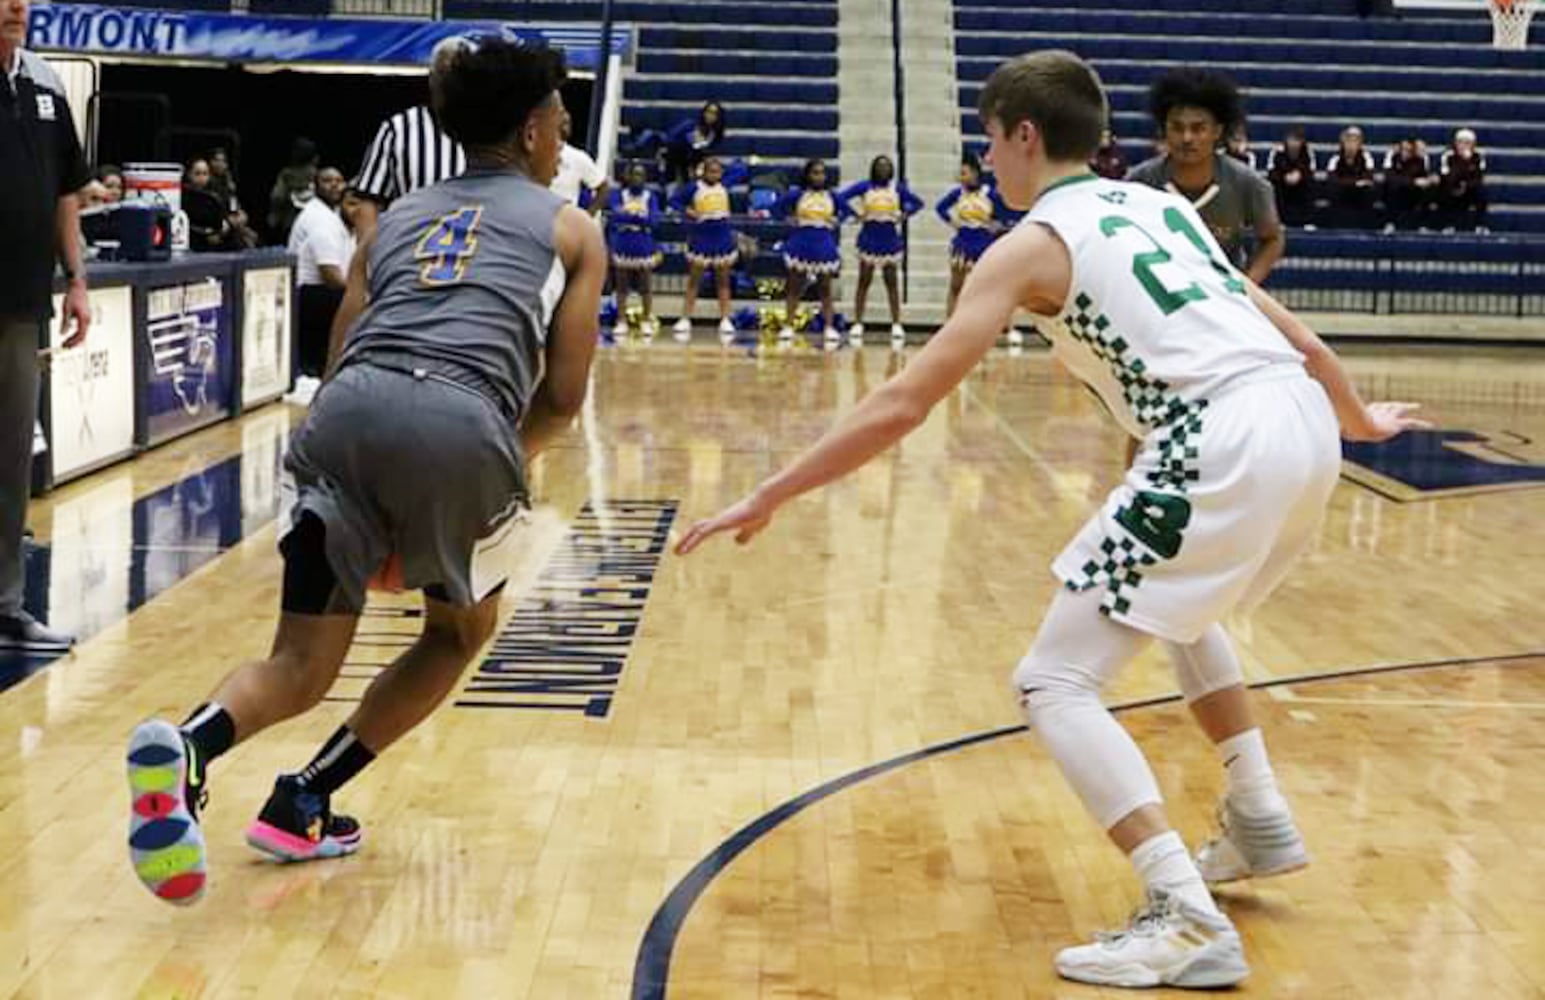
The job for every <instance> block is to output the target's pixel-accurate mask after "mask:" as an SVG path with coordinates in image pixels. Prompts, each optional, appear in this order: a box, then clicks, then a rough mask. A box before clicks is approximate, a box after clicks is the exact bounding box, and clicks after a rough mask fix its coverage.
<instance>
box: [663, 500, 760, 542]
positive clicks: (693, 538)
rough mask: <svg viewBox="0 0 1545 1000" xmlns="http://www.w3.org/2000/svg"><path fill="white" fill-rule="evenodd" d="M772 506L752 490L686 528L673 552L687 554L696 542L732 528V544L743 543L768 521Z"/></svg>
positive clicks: (703, 540)
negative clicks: (733, 535)
mask: <svg viewBox="0 0 1545 1000" xmlns="http://www.w3.org/2000/svg"><path fill="white" fill-rule="evenodd" d="M774 509H775V508H774V507H773V506H772V505H771V504H770V503H768V502H767V501H766V500H764V499H762V498H761V496H760V495H759V494H756V493H753V494H751V495H750V496H748V497H746V498H745V499H744V500H740V501H737V502H736V503H733V504H731V505H730V506H728V507H726V508H724V510H722V511H720V512H719V513H717V514H715V515H714V516H713V517H710V518H707V519H706V520H702V521H698V522H697V523H696V524H694V525H692V527H690V528H688V529H687V533H686V534H685V535H683V536H682V539H681V541H679V542H677V543H676V554H677V555H678V556H685V555H690V554H691V553H692V551H693V550H694V549H696V548H697V547H698V546H699V545H701V544H703V543H704V542H705V541H707V540H708V539H710V538H712V537H713V536H714V535H717V534H719V532H721V531H734V532H735V542H736V544H738V545H744V544H746V543H747V542H749V541H751V539H753V538H755V537H756V536H757V535H759V534H761V531H762V529H763V528H765V527H767V526H768V525H769V524H771V523H772V516H773V511H774Z"/></svg>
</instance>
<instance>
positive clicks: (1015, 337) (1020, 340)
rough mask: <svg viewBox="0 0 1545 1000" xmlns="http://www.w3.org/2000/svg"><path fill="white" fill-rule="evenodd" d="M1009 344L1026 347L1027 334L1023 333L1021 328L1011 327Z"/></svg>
mask: <svg viewBox="0 0 1545 1000" xmlns="http://www.w3.org/2000/svg"><path fill="white" fill-rule="evenodd" d="M1009 346H1010V347H1024V346H1025V335H1024V334H1023V333H1021V332H1020V331H1019V330H1016V329H1014V328H1013V327H1012V326H1011V327H1009Z"/></svg>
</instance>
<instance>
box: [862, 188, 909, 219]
mask: <svg viewBox="0 0 1545 1000" xmlns="http://www.w3.org/2000/svg"><path fill="white" fill-rule="evenodd" d="M861 211H862V214H863V217H864V221H865V222H897V221H899V220H900V219H901V194H900V192H898V191H897V190H896V189H895V188H894V187H890V186H886V187H872V188H870V189H869V190H868V191H865V192H864V199H863V208H862V210H861Z"/></svg>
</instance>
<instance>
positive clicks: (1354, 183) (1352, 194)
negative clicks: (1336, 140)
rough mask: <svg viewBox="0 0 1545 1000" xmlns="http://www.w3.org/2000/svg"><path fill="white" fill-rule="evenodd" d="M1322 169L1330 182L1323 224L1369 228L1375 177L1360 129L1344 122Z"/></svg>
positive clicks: (1375, 192)
mask: <svg viewBox="0 0 1545 1000" xmlns="http://www.w3.org/2000/svg"><path fill="white" fill-rule="evenodd" d="M1325 173H1326V178H1327V181H1328V182H1329V185H1330V210H1329V214H1328V216H1327V218H1326V222H1327V224H1329V225H1330V227H1331V228H1332V229H1372V228H1373V226H1374V222H1375V217H1374V211H1373V205H1374V201H1375V200H1376V199H1377V198H1378V193H1379V191H1378V177H1377V176H1376V175H1375V173H1374V166H1373V154H1372V153H1370V152H1368V148H1367V147H1366V146H1364V145H1363V130H1362V129H1360V128H1358V127H1357V126H1356V125H1348V126H1347V127H1346V128H1344V129H1342V130H1341V146H1340V147H1339V148H1338V149H1337V150H1336V153H1335V155H1334V156H1332V157H1331V158H1330V163H1329V164H1327V165H1326V167H1325Z"/></svg>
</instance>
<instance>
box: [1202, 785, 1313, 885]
mask: <svg viewBox="0 0 1545 1000" xmlns="http://www.w3.org/2000/svg"><path fill="white" fill-rule="evenodd" d="M1218 825H1219V826H1220V827H1222V830H1221V832H1220V833H1219V834H1218V835H1217V836H1216V837H1214V838H1213V839H1212V840H1209V841H1208V842H1207V843H1205V844H1203V845H1202V846H1201V847H1199V848H1197V849H1196V867H1197V868H1199V869H1200V870H1201V872H1202V878H1203V879H1205V880H1206V881H1207V882H1208V884H1210V885H1218V884H1220V883H1223V882H1236V881H1238V880H1239V879H1243V878H1265V877H1267V876H1269V875H1286V874H1288V873H1289V872H1296V871H1298V870H1299V869H1301V868H1307V867H1308V866H1309V850H1308V848H1306V847H1305V846H1304V838H1303V834H1301V833H1299V832H1298V827H1297V826H1296V825H1295V824H1294V823H1293V814H1292V813H1289V812H1287V811H1283V812H1278V813H1271V814H1270V815H1267V816H1251V815H1248V814H1246V813H1242V812H1240V811H1239V809H1237V808H1236V807H1235V806H1234V804H1233V803H1232V802H1231V801H1229V798H1228V796H1224V798H1223V801H1222V802H1219V803H1218Z"/></svg>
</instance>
